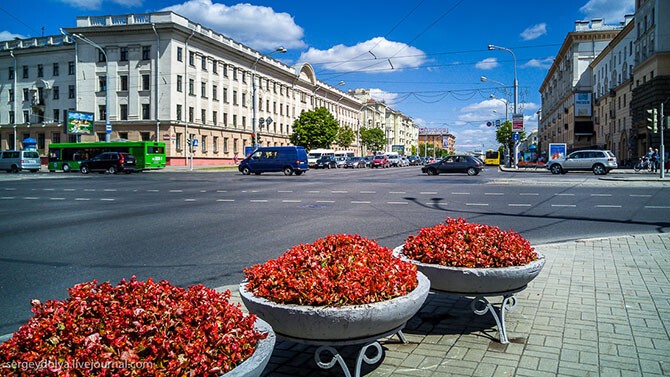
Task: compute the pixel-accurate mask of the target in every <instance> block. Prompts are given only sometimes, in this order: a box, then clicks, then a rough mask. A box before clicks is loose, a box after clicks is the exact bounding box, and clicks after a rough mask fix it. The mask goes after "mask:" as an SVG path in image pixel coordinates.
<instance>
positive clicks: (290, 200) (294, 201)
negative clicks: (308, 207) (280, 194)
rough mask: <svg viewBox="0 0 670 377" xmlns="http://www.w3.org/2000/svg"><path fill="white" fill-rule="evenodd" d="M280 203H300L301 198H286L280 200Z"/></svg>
mask: <svg viewBox="0 0 670 377" xmlns="http://www.w3.org/2000/svg"><path fill="white" fill-rule="evenodd" d="M281 202H282V203H302V200H292V199H286V200H282V201H281Z"/></svg>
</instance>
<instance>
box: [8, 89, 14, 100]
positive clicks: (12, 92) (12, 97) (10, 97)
mask: <svg viewBox="0 0 670 377" xmlns="http://www.w3.org/2000/svg"><path fill="white" fill-rule="evenodd" d="M9 102H14V89H9Z"/></svg>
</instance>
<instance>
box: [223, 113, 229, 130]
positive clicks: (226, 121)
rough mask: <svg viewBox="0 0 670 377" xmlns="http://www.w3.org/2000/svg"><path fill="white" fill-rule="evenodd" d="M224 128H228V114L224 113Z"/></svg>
mask: <svg viewBox="0 0 670 377" xmlns="http://www.w3.org/2000/svg"><path fill="white" fill-rule="evenodd" d="M223 126H224V127H228V113H223Z"/></svg>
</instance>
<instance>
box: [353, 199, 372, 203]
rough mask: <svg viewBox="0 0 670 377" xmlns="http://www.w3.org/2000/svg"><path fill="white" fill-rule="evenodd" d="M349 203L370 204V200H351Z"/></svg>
mask: <svg viewBox="0 0 670 377" xmlns="http://www.w3.org/2000/svg"><path fill="white" fill-rule="evenodd" d="M351 204H370V202H368V201H365V200H352V201H351Z"/></svg>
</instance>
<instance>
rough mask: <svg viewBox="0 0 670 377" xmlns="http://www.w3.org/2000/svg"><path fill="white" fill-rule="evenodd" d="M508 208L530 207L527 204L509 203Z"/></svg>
mask: <svg viewBox="0 0 670 377" xmlns="http://www.w3.org/2000/svg"><path fill="white" fill-rule="evenodd" d="M507 206H508V207H530V206H531V205H530V204H528V203H510V204H508V205H507Z"/></svg>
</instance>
